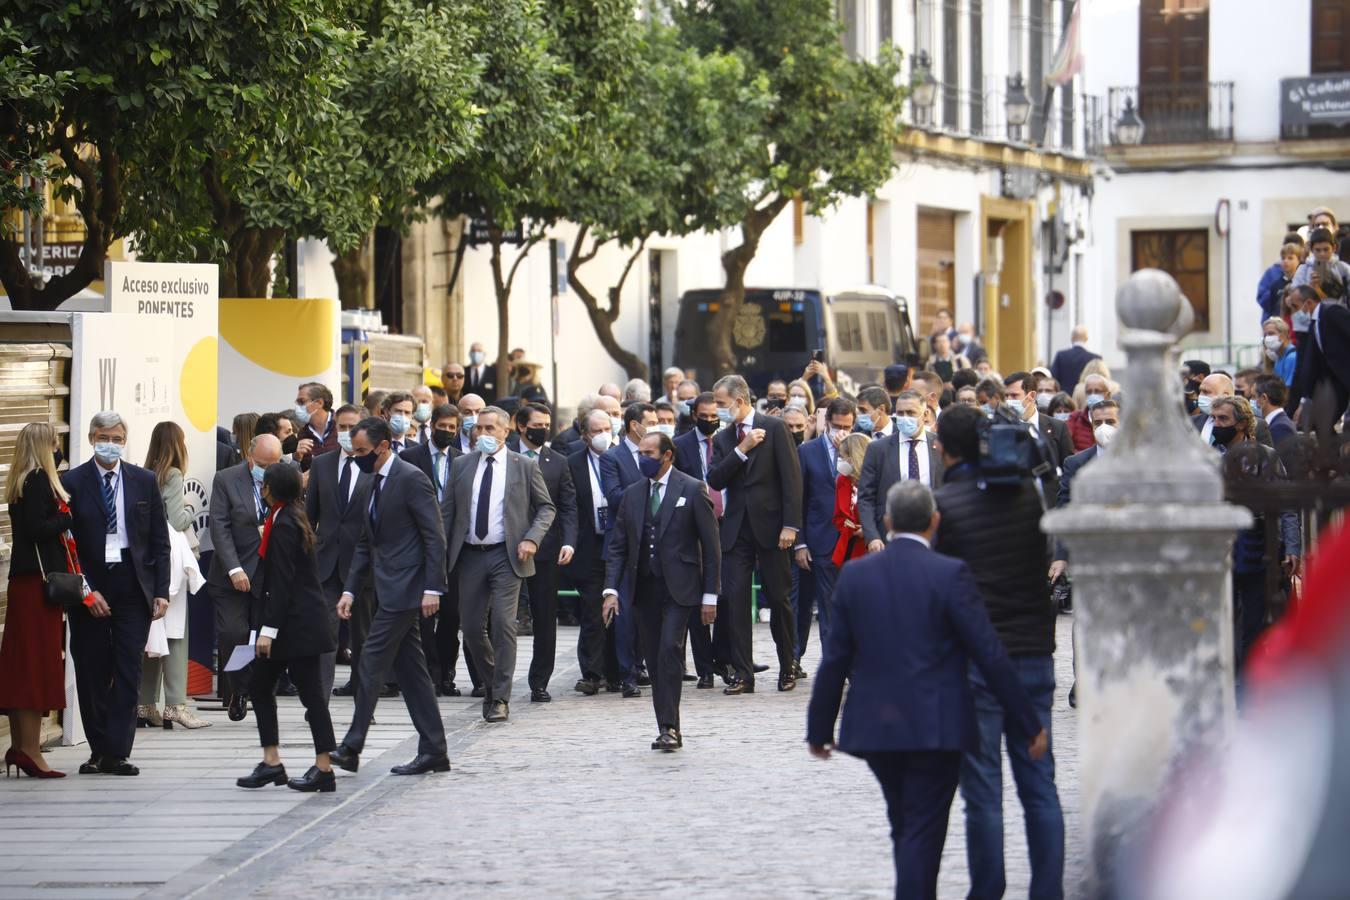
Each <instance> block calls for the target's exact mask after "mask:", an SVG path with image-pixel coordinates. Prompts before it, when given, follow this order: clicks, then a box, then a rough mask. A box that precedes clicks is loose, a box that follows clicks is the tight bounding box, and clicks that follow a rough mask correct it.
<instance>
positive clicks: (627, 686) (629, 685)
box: [623, 681, 642, 697]
mask: <svg viewBox="0 0 1350 900" xmlns="http://www.w3.org/2000/svg"><path fill="white" fill-rule="evenodd" d="M623 695H624V696H625V697H641V696H642V689H641V688H639V687H638V686H637V685H636V684H633V682H631V681H625V682H624V683H623Z"/></svg>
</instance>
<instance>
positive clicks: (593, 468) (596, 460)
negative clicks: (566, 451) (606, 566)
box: [586, 447, 609, 534]
mask: <svg viewBox="0 0 1350 900" xmlns="http://www.w3.org/2000/svg"><path fill="white" fill-rule="evenodd" d="M600 456H601V454H599V453H596V452H595V451H594V450H592V449H590V448H589V447H587V448H586V468H587V470H588V471H589V472H590V475H591V507H592V509H591V518H592V520H593V522H594V524H595V531H596V533H597V534H598V533H600V532H602V531H604V530H605V526H604V523H603V522H601V521H600V510H602V509H604V510H608V509H609V500H608V499H606V498H605V492H604V491H603V490H601V488H600Z"/></svg>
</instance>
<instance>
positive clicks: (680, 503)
mask: <svg viewBox="0 0 1350 900" xmlns="http://www.w3.org/2000/svg"><path fill="white" fill-rule="evenodd" d="M686 499H687V498H685V497H681V498H680V499H679V500H677V501H675V508H676V509H679V508H680V507H681V506H684V501H685V500H686Z"/></svg>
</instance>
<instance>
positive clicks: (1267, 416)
mask: <svg viewBox="0 0 1350 900" xmlns="http://www.w3.org/2000/svg"><path fill="white" fill-rule="evenodd" d="M1252 393H1253V395H1254V397H1255V399H1254V400H1253V401H1252V405H1253V406H1255V407H1256V411H1257V412H1258V413H1260V415H1261V418H1262V419H1264V420H1265V422H1266V425H1267V426H1268V427H1269V428H1270V440H1271V443H1272V444H1273V445H1274V447H1275V449H1276V450H1277V451H1278V450H1280V449H1281V448H1282V447H1283V446H1284V442H1285V441H1287V440H1288V439H1289V438H1291V437H1293V436H1294V435H1295V433H1296V432H1297V429H1296V428H1294V422H1293V420H1292V419H1290V418H1289V414H1288V413H1286V412H1285V411H1284V404H1285V400H1286V399H1287V398H1288V396H1289V392H1288V390H1287V389H1286V388H1285V385H1284V382H1283V381H1281V380H1280V379H1279V378H1278V377H1277V376H1275V375H1262V376H1261V377H1260V378H1258V379H1256V387H1255V388H1254V389H1253V391H1252ZM1285 464H1286V465H1288V461H1287V460H1286V461H1285Z"/></svg>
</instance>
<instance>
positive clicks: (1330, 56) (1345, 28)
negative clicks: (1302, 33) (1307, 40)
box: [1312, 0, 1350, 75]
mask: <svg viewBox="0 0 1350 900" xmlns="http://www.w3.org/2000/svg"><path fill="white" fill-rule="evenodd" d="M1328 72H1350V0H1313V4H1312V74H1314V75H1321V74H1324V73H1328Z"/></svg>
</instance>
